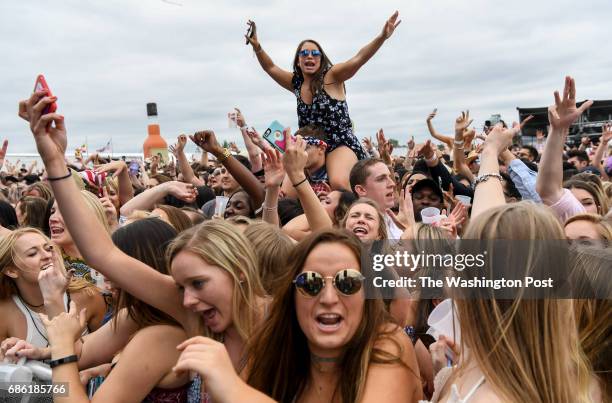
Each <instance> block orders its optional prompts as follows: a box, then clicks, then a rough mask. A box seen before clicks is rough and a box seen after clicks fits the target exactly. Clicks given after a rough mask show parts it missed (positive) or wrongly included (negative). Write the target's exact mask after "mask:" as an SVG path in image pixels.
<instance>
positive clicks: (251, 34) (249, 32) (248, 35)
mask: <svg viewBox="0 0 612 403" xmlns="http://www.w3.org/2000/svg"><path fill="white" fill-rule="evenodd" d="M253 34H255V30H254V29H253V25H249V29H247V33H246V36H247V37H248V38H252V37H253ZM248 44H249V40H248V39H247V40H246V45H248Z"/></svg>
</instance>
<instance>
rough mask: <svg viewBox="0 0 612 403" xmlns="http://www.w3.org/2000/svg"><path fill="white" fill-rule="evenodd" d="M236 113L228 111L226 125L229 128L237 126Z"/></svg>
mask: <svg viewBox="0 0 612 403" xmlns="http://www.w3.org/2000/svg"><path fill="white" fill-rule="evenodd" d="M237 120H238V114H237V113H236V112H229V113H228V114H227V125H228V127H229V128H230V129H235V128H236V127H238V122H237Z"/></svg>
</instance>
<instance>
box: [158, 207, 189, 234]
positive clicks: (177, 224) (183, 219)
mask: <svg viewBox="0 0 612 403" xmlns="http://www.w3.org/2000/svg"><path fill="white" fill-rule="evenodd" d="M155 208H156V209H160V210H161V211H163V212H164V213H166V215H167V216H168V221H170V225H172V226H173V227H174V229H176V232H178V233H181V232H183V231H185V230H186V229H188V228H191V227H192V226H193V223H192V222H191V219H190V218H189V216H188V215H187V214H185V213H184V212H183V211H181V209H180V208H176V207H172V206H168V205H165V204H160V205H158V206H157V207H155Z"/></svg>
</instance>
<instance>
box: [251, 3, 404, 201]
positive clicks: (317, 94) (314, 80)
mask: <svg viewBox="0 0 612 403" xmlns="http://www.w3.org/2000/svg"><path fill="white" fill-rule="evenodd" d="M398 16H399V12H397V11H396V12H395V13H393V15H392V16H391V17H390V18H389V19H388V20H387V22H386V23H385V25H384V27H383V29H382V32H381V33H380V34H379V35H378V36H376V38H374V40H373V41H372V42H370V43H369V44H367V45H366V46H365V47H363V48H362V49H361V50H360V51H359V52H358V53H357V54H356V55H355V56H353V57H352V58H351V59H349V60H347V61H346V62H344V63H338V64H336V65H333V64H332V63H331V61H330V60H329V59H328V57H327V55H326V54H325V52H324V51H323V48H322V47H321V45H319V43H317V42H316V41H314V40H312V39H306V40H303V41H302V42H300V44H299V45H298V47H297V50H296V52H295V57H294V59H293V72H289V71H286V70H283V69H282V68H280V67H278V66H277V65H275V64H274V62H273V61H272V59H271V58H270V56H268V54H267V53H266V52H265V50H264V49H263V48H262V46H261V44H260V42H259V40H258V38H257V31H256V26H255V22H253V21H249V22H248V24H249V32H248V33H247V35H246V39H247V42H248V43H250V44H251V45H252V46H253V50H254V51H255V54H256V55H257V60H258V61H259V64H260V65H261V67H262V68H263V69H264V71H265V72H266V73H268V75H269V76H270V77H272V79H273V80H274V81H276V82H277V83H278V84H279V85H280V86H281V87H283V88H285V89H286V90H288V91H291V92H293V93H294V94H295V96H296V98H297V113H298V124H299V127H304V126H307V125H314V126H318V127H320V128H322V129H323V130H324V131H325V134H326V135H327V136H328V138H329V144H328V146H329V147H328V148H327V153H328V154H327V159H326V164H327V172H328V175H329V182H330V185H331V187H332V189H349V188H350V186H349V176H348V174H349V171H350V168H351V167H352V166H353V165H354V164H355V162H357V160H358V159H365V158H368V157H367V154H366V153H365V151H364V150H363V148H362V147H361V145H360V144H359V140H358V139H357V137H356V136H355V134H354V133H353V128H352V121H351V118H350V117H349V113H348V104H347V102H346V92H345V87H344V82H345V81H347V80H349V79H350V78H351V77H353V76H354V75H355V74H356V73H357V71H359V69H360V68H361V67H362V66H363V65H364V64H365V63H366V62H367V61H368V60H369V59H370V58H371V57H372V56H374V54H376V52H377V51H378V49H380V47H381V46H382V45H383V43H384V42H385V41H386V40H387V39H389V38H390V37H391V35H392V34H393V32H394V31H395V28H396V27H397V26H398V25H399V24H400V22H401V20H399V21H398V20H397V18H398Z"/></svg>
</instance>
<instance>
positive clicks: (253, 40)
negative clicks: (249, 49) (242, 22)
mask: <svg viewBox="0 0 612 403" xmlns="http://www.w3.org/2000/svg"><path fill="white" fill-rule="evenodd" d="M247 25H248V26H249V29H248V31H247V33H246V35H244V37H245V39H246V44H247V45H248V44H251V46H253V50H254V51H258V50H259V49H261V44H260V43H259V40H258V39H257V26H256V25H255V21H251V20H249V22H247Z"/></svg>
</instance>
